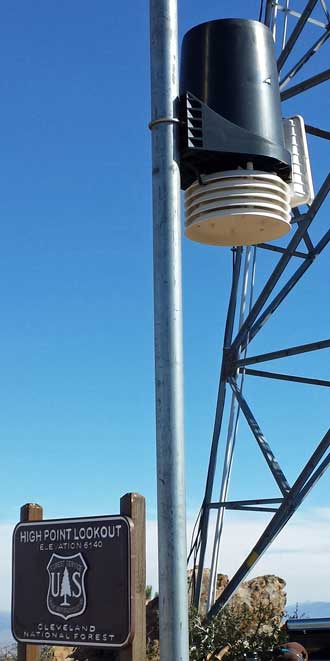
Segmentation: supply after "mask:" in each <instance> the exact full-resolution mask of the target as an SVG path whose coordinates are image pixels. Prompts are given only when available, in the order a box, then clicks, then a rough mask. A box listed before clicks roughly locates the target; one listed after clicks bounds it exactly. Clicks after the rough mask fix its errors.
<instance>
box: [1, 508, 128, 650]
mask: <svg viewBox="0 0 330 661" xmlns="http://www.w3.org/2000/svg"><path fill="white" fill-rule="evenodd" d="M132 531H133V524H132V521H131V520H130V519H129V518H128V517H126V516H106V517H101V518H87V519H61V520H56V521H55V520H54V521H53V520H48V521H38V522H31V523H29V522H27V523H19V524H18V525H17V526H16V528H15V530H14V534H13V591H12V600H13V603H12V631H13V635H14V637H15V638H16V640H17V641H18V642H23V643H36V644H46V645H67V646H71V645H72V646H74V645H91V646H93V647H94V646H99V647H111V648H121V647H125V646H126V645H128V644H129V643H130V641H131V640H132V635H133V631H132V619H133V618H132V603H131V602H132V591H131V587H132V586H131V582H132V574H134V568H133V567H132Z"/></svg>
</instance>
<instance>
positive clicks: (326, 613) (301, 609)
mask: <svg viewBox="0 0 330 661" xmlns="http://www.w3.org/2000/svg"><path fill="white" fill-rule="evenodd" d="M286 611H287V613H288V615H289V617H292V616H294V617H295V616H296V615H295V613H296V611H297V614H298V617H299V618H303V617H306V618H312V617H330V601H303V602H301V603H300V602H299V603H298V604H289V605H288V606H287V607H286Z"/></svg>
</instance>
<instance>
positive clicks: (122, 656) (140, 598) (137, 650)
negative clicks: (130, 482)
mask: <svg viewBox="0 0 330 661" xmlns="http://www.w3.org/2000/svg"><path fill="white" fill-rule="evenodd" d="M145 510H146V507H145V499H144V498H143V496H140V495H139V494H138V493H127V494H125V496H123V497H122V498H121V499H120V513H121V514H124V515H126V516H129V517H130V519H132V521H133V523H134V530H135V552H136V561H135V563H133V564H134V565H135V577H133V590H134V594H133V595H132V596H133V599H132V605H133V609H134V613H133V619H134V631H135V634H134V638H133V641H132V644H131V645H130V646H129V647H127V648H126V649H123V650H121V651H120V652H119V661H145V658H146V511H145Z"/></svg>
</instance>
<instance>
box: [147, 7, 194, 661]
mask: <svg viewBox="0 0 330 661" xmlns="http://www.w3.org/2000/svg"><path fill="white" fill-rule="evenodd" d="M150 33H151V106H152V114H151V122H150V128H151V129H152V164H153V227H154V323H155V371H156V427H157V499H158V559H159V627H160V656H161V660H162V661H170V660H171V661H172V660H173V661H174V660H175V661H188V658H189V645H188V596H187V565H186V558H187V547H186V512H185V484H184V482H185V480H184V427H183V424H184V421H183V357H182V354H183V351H182V287H181V281H182V276H181V228H180V173H179V167H178V135H177V133H178V119H177V117H176V105H177V98H178V41H177V39H178V38H177V3H176V0H150Z"/></svg>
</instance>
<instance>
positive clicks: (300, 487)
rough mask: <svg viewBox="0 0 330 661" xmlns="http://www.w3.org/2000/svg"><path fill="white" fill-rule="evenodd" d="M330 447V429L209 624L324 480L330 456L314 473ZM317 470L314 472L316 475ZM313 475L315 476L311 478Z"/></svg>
mask: <svg viewBox="0 0 330 661" xmlns="http://www.w3.org/2000/svg"><path fill="white" fill-rule="evenodd" d="M329 447H330V429H329V430H328V431H327V432H326V434H325V436H324V437H323V439H322V441H321V442H320V444H319V445H318V447H317V448H316V450H315V451H314V453H313V454H312V456H311V458H310V459H309V461H308V462H307V464H306V465H305V467H304V468H303V470H302V471H301V473H300V475H299V476H298V478H297V480H296V481H295V483H294V485H293V486H292V488H291V490H290V492H289V493H288V494H287V495H286V496H285V498H284V499H283V502H282V505H281V506H280V507H279V509H278V510H277V512H276V514H274V516H273V517H272V519H271V521H270V522H269V524H268V526H267V527H266V529H265V530H264V532H263V533H262V535H261V537H260V538H259V540H258V541H257V543H256V544H255V546H254V548H253V549H252V551H251V553H249V555H248V557H247V558H246V559H245V561H244V562H243V564H242V565H241V566H240V568H239V569H238V570H237V572H236V574H235V575H234V576H233V578H232V579H231V580H230V581H229V583H228V585H227V586H226V587H225V589H224V591H223V592H222V594H221V595H220V597H219V598H218V599H217V600H216V601H215V603H214V604H213V606H212V608H211V609H210V611H209V612H208V614H207V618H206V619H207V620H208V621H210V620H211V619H212V618H213V617H215V616H216V615H217V614H218V613H219V611H220V610H221V609H222V608H223V607H224V606H225V605H226V604H227V603H228V601H229V599H230V598H231V597H232V595H233V594H234V592H235V591H236V590H237V588H238V586H239V585H240V583H241V582H242V581H243V580H244V578H245V577H246V576H247V574H248V573H249V572H250V571H251V569H252V567H253V566H254V565H255V563H256V562H257V560H259V558H260V557H261V555H263V553H264V552H265V551H266V549H267V548H268V547H269V546H270V544H271V543H272V542H273V540H274V539H275V538H276V537H277V535H278V534H279V533H280V531H281V530H282V529H283V527H284V526H285V524H286V523H287V522H288V521H289V519H290V518H291V517H292V515H293V514H294V513H295V511H296V510H297V508H298V507H299V505H300V504H301V503H302V501H303V499H304V498H305V497H306V496H307V494H308V493H309V491H310V490H311V488H312V487H313V486H314V484H315V482H316V481H317V480H318V479H319V478H320V477H321V475H322V474H323V473H324V471H325V470H326V469H327V468H328V466H329V465H330V454H328V456H327V457H326V459H325V460H324V461H323V462H322V464H321V465H320V466H319V467H318V468H317V469H316V470H315V468H316V467H317V465H318V463H319V462H320V461H321V459H322V457H323V455H324V454H325V452H326V451H327V450H328V449H329ZM314 470H315V472H314ZM313 472H314V475H312V474H313Z"/></svg>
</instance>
